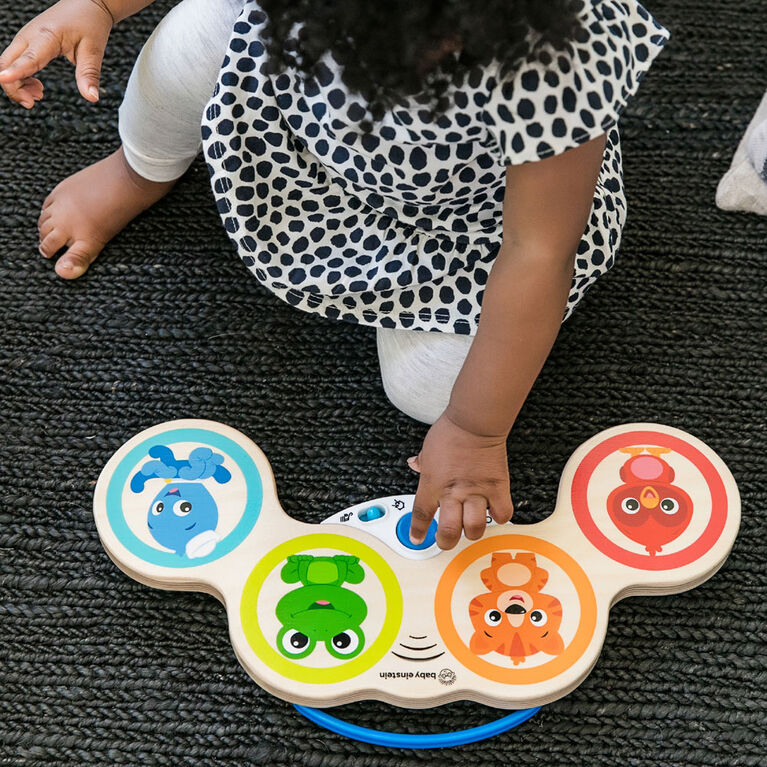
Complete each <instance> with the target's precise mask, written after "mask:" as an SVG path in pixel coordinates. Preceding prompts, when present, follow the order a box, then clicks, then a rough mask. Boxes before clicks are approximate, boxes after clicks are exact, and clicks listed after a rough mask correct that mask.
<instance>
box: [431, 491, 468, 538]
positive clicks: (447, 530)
mask: <svg viewBox="0 0 767 767" xmlns="http://www.w3.org/2000/svg"><path fill="white" fill-rule="evenodd" d="M462 529H463V504H462V503H461V502H460V501H459V500H457V499H455V498H443V499H442V501H441V503H440V505H439V525H438V526H437V546H439V547H440V548H441V549H445V550H447V549H452V548H453V546H455V544H456V543H458V541H459V540H461V531H462Z"/></svg>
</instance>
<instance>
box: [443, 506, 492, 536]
mask: <svg viewBox="0 0 767 767" xmlns="http://www.w3.org/2000/svg"><path fill="white" fill-rule="evenodd" d="M441 517H442V511H440V518H441ZM486 526H487V498H485V497H484V496H481V495H470V496H469V497H468V498H466V500H464V502H463V531H464V532H465V533H466V537H467V538H468V539H469V540H470V541H477V540H479V539H480V538H481V537H482V536H483V535H484V533H485V527H486Z"/></svg>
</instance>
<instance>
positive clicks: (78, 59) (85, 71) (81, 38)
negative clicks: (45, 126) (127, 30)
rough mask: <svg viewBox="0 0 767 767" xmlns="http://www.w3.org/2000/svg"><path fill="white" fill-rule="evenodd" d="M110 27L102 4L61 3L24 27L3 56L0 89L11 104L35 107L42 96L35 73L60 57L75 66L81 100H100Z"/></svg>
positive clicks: (93, 0) (87, 0) (95, 0)
mask: <svg viewBox="0 0 767 767" xmlns="http://www.w3.org/2000/svg"><path fill="white" fill-rule="evenodd" d="M112 24H113V18H112V14H111V12H110V10H109V8H108V6H107V5H106V2H104V0H61V2H58V3H56V5H54V6H52V7H51V8H49V9H48V10H47V11H44V12H43V13H41V14H40V15H39V16H36V17H35V18H34V19H32V21H30V22H29V23H28V24H27V25H25V26H24V27H23V28H22V29H21V31H20V32H19V33H18V34H17V35H16V37H15V38H14V39H13V42H12V43H11V44H10V45H9V46H8V47H7V48H6V49H5V50H4V51H3V53H2V55H0V87H2V89H3V90H4V91H5V93H6V94H7V95H8V97H9V98H10V99H11V100H12V101H16V102H17V103H19V104H21V105H22V106H23V107H25V108H26V109H31V108H32V107H33V106H34V104H35V102H36V101H40V99H42V97H43V84H42V83H41V82H40V81H39V80H38V79H37V78H35V77H33V76H32V75H34V74H36V73H37V72H39V71H40V70H41V69H42V68H43V67H44V66H45V65H46V64H48V62H49V61H51V59H54V58H56V56H65V57H66V58H67V59H69V61H70V62H71V63H72V64H74V65H75V67H76V71H75V78H76V80H77V87H78V89H79V91H80V93H81V94H82V96H83V98H85V99H87V100H88V101H98V100H99V76H100V74H101V62H102V60H103V58H104V50H105V49H106V45H107V40H108V39H109V33H110V32H111V31H112Z"/></svg>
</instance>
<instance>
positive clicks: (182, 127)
mask: <svg viewBox="0 0 767 767" xmlns="http://www.w3.org/2000/svg"><path fill="white" fill-rule="evenodd" d="M242 7H243V1H242V0H182V2H180V3H179V4H178V5H177V6H175V7H174V8H173V9H172V10H171V11H170V12H169V13H168V15H167V16H165V18H164V19H163V20H162V21H161V22H160V23H159V25H158V26H157V28H156V29H155V30H154V32H153V33H152V35H151V36H150V38H149V40H147V42H146V45H144V48H143V49H142V51H141V53H140V55H139V57H138V59H137V60H136V64H135V66H134V67H133V72H132V73H131V76H130V80H129V81H128V87H127V88H126V91H125V98H124V100H123V103H122V104H121V106H120V120H119V129H120V138H121V140H122V145H123V151H124V152H125V156H126V158H127V160H128V162H129V163H130V165H131V167H132V168H133V169H134V170H135V171H136V172H137V173H138V174H139V175H141V176H143V177H144V178H146V179H149V180H150V181H172V180H174V179H177V178H179V177H180V176H182V175H183V174H184V172H185V171H186V170H187V168H188V167H189V166H190V165H191V164H192V162H193V161H194V159H195V157H196V156H197V153H198V152H199V151H200V144H201V140H200V123H201V120H202V113H203V110H204V109H205V105H206V104H207V102H208V100H209V98H210V95H211V93H212V92H213V86H214V85H215V82H216V79H217V77H218V73H219V70H220V68H221V63H222V62H223V59H224V56H225V54H226V47H227V43H228V42H229V37H230V36H231V33H232V27H233V26H234V22H235V20H236V18H237V16H239V14H240V12H241V11H242ZM377 338H378V359H379V362H380V365H381V380H382V381H383V386H384V391H385V392H386V395H387V396H388V397H389V399H390V400H391V402H392V403H393V404H394V405H395V406H396V407H397V408H399V409H400V410H401V411H402V412H404V413H406V414H407V415H409V416H411V417H412V418H415V419H416V420H418V421H423V422H424V423H433V422H434V421H435V420H436V419H437V418H438V417H439V416H440V414H441V413H442V411H443V410H444V409H445V407H446V406H447V403H448V401H449V399H450V391H451V390H452V388H453V383H454V382H455V379H456V376H457V375H458V372H459V371H460V369H461V366H462V365H463V361H464V359H465V358H466V354H467V353H468V351H469V346H470V345H471V340H472V339H471V337H470V336H458V335H453V334H452V333H427V332H423V331H413V330H389V329H384V328H379V329H378V333H377Z"/></svg>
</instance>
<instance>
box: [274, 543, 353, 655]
mask: <svg viewBox="0 0 767 767" xmlns="http://www.w3.org/2000/svg"><path fill="white" fill-rule="evenodd" d="M280 577H281V578H282V580H283V581H284V582H285V583H301V585H300V586H299V587H298V588H297V589H294V590H293V591H289V592H288V593H287V594H285V596H283V597H282V598H281V599H280V601H279V602H277V607H276V608H275V614H276V616H277V620H279V621H280V623H281V624H282V628H281V629H280V631H279V632H278V634H277V649H278V650H279V651H280V652H281V653H282V654H283V655H285V656H286V657H288V658H291V659H297V658H305V657H306V656H307V655H309V654H310V653H311V652H312V651H313V650H314V648H315V646H316V644H317V642H324V643H325V647H327V650H328V652H329V653H330V654H331V655H332V656H333V657H335V658H343V659H349V658H353V657H355V656H356V655H359V653H360V652H362V649H363V647H364V646H365V635H364V633H363V632H362V629H361V628H360V624H361V623H362V621H364V620H365V618H366V616H367V614H368V608H367V605H366V604H365V600H364V599H363V598H362V597H361V596H359V594H355V593H354V592H353V591H350V590H349V589H345V588H343V585H342V584H344V583H361V582H362V580H363V579H364V578H365V571H364V570H363V569H362V565H361V564H360V561H359V557H352V556H347V555H340V554H339V555H336V556H332V557H325V556H322V557H319V556H314V555H312V554H295V555H293V556H289V557H288V558H287V562H286V563H285V565H283V568H282V570H281V572H280Z"/></svg>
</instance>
